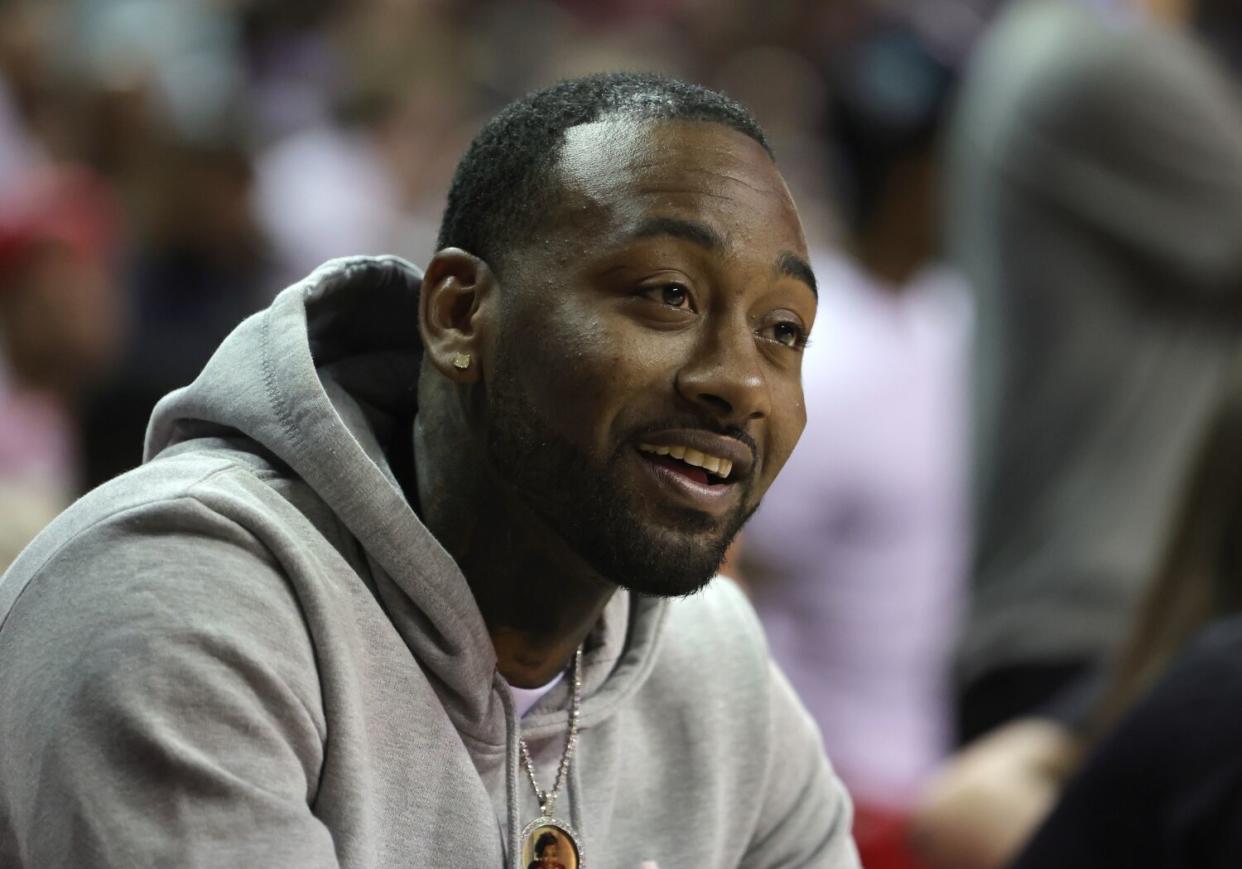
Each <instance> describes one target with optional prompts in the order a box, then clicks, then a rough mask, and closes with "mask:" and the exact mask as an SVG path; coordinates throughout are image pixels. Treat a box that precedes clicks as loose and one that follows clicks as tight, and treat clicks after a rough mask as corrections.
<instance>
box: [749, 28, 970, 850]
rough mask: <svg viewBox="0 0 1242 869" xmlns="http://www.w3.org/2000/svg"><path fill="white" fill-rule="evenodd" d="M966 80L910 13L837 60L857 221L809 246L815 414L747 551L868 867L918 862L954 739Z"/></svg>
mask: <svg viewBox="0 0 1242 869" xmlns="http://www.w3.org/2000/svg"><path fill="white" fill-rule="evenodd" d="M953 79H954V76H953V74H952V71H951V69H950V67H949V66H948V65H947V63H946V62H945V61H943V60H941V59H938V58H937V57H936V56H934V55H933V54H932V53H931V52H930V51H929V49H928V47H927V46H926V45H925V44H924V43H923V42H922V40H921V39H920V38H919V37H918V35H917V34H916V33H915V32H913V31H912V30H911V29H909V28H907V27H899V26H896V25H888V24H877V25H876V26H875V27H874V28H873V29H872V30H871V31H870V32H868V33H866V34H865V35H864V36H863V37H862V38H861V39H860V40H859V41H858V43H857V44H856V45H854V46H852V47H851V48H850V49H849V50H848V51H847V52H845V54H844V55H843V56H841V57H839V58H837V59H836V67H835V68H834V74H833V80H832V83H833V94H834V96H833V99H832V105H831V108H830V112H829V124H830V127H829V134H830V140H831V145H832V148H831V153H832V155H833V158H834V159H833V169H834V171H833V172H832V177H833V179H834V181H835V182H836V186H837V187H838V189H839V191H840V193H841V202H842V204H843V217H844V222H845V225H846V228H847V238H846V241H845V245H844V251H843V252H842V253H839V254H838V253H825V252H821V253H820V254H819V255H817V256H815V257H814V268H815V270H816V273H817V277H818V280H819V286H820V303H819V313H818V315H817V318H816V324H815V330H814V336H813V339H812V344H811V346H810V347H809V349H808V350H807V351H806V355H805V357H804V362H803V382H804V388H805V394H806V402H807V416H808V421H807V427H806V431H805V432H804V434H803V437H802V440H801V442H800V443H799V446H798V448H797V449H796V450H795V452H794V454H793V456H792V457H791V459H790V461H789V463H788V465H787V466H786V469H785V470H784V471H783V472H782V475H781V476H780V477H779V478H778V480H777V481H776V483H775V484H774V485H773V486H772V489H771V490H770V491H769V493H768V495H767V497H766V498H765V499H764V503H763V506H762V508H761V509H760V510H759V511H758V512H757V513H756V515H755V517H754V518H753V520H752V521H751V523H750V524H749V525H748V526H747V529H746V532H745V536H744V540H743V543H742V547H741V556H740V559H741V563H740V572H741V575H742V576H743V577H744V578H745V580H746V581H747V582H748V583H749V585H750V587H751V590H752V593H753V596H754V600H755V604H756V606H757V608H758V610H759V613H760V616H761V618H762V619H763V622H764V625H765V628H766V630H767V632H768V636H769V640H770V643H771V646H772V651H773V654H774V655H775V657H776V658H777V660H778V661H779V662H780V664H781V665H782V667H783V668H784V669H785V671H786V672H787V673H788V674H789V677H790V680H791V681H792V683H793V685H794V687H795V688H796V689H797V691H798V693H799V694H800V696H801V697H802V699H803V701H804V702H805V703H806V704H807V706H808V708H809V709H810V711H811V713H812V715H814V716H815V718H816V720H817V721H818V723H819V726H820V729H821V731H822V733H823V736H824V741H825V744H826V746H827V748H828V751H829V753H830V756H831V757H832V759H833V764H834V765H835V767H836V769H837V771H838V773H839V774H840V775H841V777H842V779H843V780H844V781H845V783H846V785H847V787H848V788H849V789H850V792H851V794H852V796H853V797H854V800H855V806H856V823H855V837H856V840H857V842H858V846H859V850H860V853H861V854H862V857H863V861H864V864H865V865H867V866H869V867H872V866H874V867H899V866H906V865H911V863H910V858H909V856H908V855H907V854H905V845H904V831H905V824H904V819H905V816H906V814H907V813H908V811H909V810H910V808H911V806H912V803H913V800H914V797H915V796H916V794H917V793H918V792H919V789H920V787H921V786H922V784H923V782H924V779H925V777H926V776H927V775H928V773H929V772H930V770H931V769H932V768H933V767H934V766H935V765H936V764H937V763H938V762H939V761H940V760H941V759H942V757H943V755H944V753H945V752H946V750H947V749H948V747H949V746H950V744H951V732H952V726H951V721H950V709H951V704H950V693H949V685H948V661H949V652H950V649H951V646H952V640H953V637H954V631H955V628H956V621H957V620H956V616H957V610H958V606H959V594H960V591H961V573H962V569H963V566H964V565H963V562H964V557H965V547H966V527H965V521H964V519H965V517H964V512H965V488H966V485H965V479H964V473H965V455H964V452H965V450H964V431H965V384H966V371H965V368H964V365H965V356H966V347H967V338H968V334H969V319H970V316H969V315H970V309H969V302H968V295H967V293H966V291H965V288H964V287H963V285H962V284H961V282H960V280H959V279H958V278H957V277H956V276H955V275H954V274H953V273H952V272H950V271H949V270H947V269H946V268H944V267H942V266H940V265H938V264H937V262H936V256H937V253H938V250H939V225H938V215H939V201H938V188H937V176H938V159H937V155H936V146H937V143H938V132H939V129H940V120H941V117H942V114H943V111H944V108H945V105H946V102H947V99H948V96H949V93H950V89H951V85H952V83H953Z"/></svg>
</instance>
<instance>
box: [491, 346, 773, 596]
mask: <svg viewBox="0 0 1242 869" xmlns="http://www.w3.org/2000/svg"><path fill="white" fill-rule="evenodd" d="M506 356H507V354H505V353H503V352H502V353H501V358H500V359H499V360H498V362H499V364H498V365H497V369H498V371H499V372H501V374H500V376H498V377H497V378H495V379H494V380H493V383H492V386H491V389H490V390H489V395H488V403H489V407H488V420H487V453H488V459H489V462H490V464H491V466H492V470H493V472H494V473H495V474H496V475H497V476H499V477H500V479H501V480H502V481H504V482H505V483H506V484H507V485H508V486H509V487H511V489H512V490H513V491H514V492H515V493H516V494H517V496H518V498H519V499H520V500H521V501H522V503H523V504H525V505H526V506H527V507H528V508H529V509H530V510H532V511H533V512H534V513H536V514H537V515H538V516H539V517H540V518H541V519H542V520H543V521H544V523H546V524H547V525H548V526H549V527H550V528H551V529H552V530H553V531H554V532H556V533H557V534H558V535H559V536H560V537H561V538H562V539H563V540H564V541H565V542H566V543H567V544H568V545H569V547H570V548H571V549H573V550H574V551H575V552H576V553H577V554H578V556H579V557H580V558H582V559H583V560H584V561H586V563H587V564H589V565H590V566H591V567H592V568H593V569H594V570H595V571H596V572H597V573H598V574H599V575H600V576H602V577H604V578H605V579H607V580H609V581H610V582H613V583H615V584H616V585H619V586H621V587H622V588H626V589H629V590H630V591H633V592H638V593H640V594H650V595H658V596H662V597H672V596H681V595H687V594H692V593H694V592H696V591H698V590H700V589H701V588H703V587H704V586H705V585H706V584H707V583H708V581H710V580H711V578H712V577H713V576H715V575H716V572H717V571H718V570H719V569H720V564H721V562H722V561H724V556H725V552H726V551H727V550H728V548H729V544H730V543H731V542H732V541H733V538H734V537H735V536H736V535H737V532H738V531H739V530H740V529H741V527H742V525H744V524H745V523H746V520H747V519H748V518H750V514H751V513H752V512H753V509H750V510H748V509H746V507H745V504H746V502H747V500H748V499H747V498H743V499H742V504H741V505H739V507H738V508H737V509H736V510H735V511H734V512H733V513H730V514H728V515H726V516H724V517H722V518H719V519H716V518H713V517H711V516H709V515H707V514H705V513H701V512H699V511H696V510H690V509H686V508H674V507H671V506H667V505H666V506H664V507H663V508H661V509H660V510H659V511H658V515H657V511H655V510H652V509H647V510H646V511H644V510H643V504H644V499H643V498H642V497H641V496H640V495H639V493H638V492H636V491H634V487H633V486H627V485H626V483H625V479H624V475H623V474H622V473H621V468H620V464H621V462H622V461H623V460H625V459H626V458H628V453H629V452H630V451H632V450H634V449H635V445H634V444H632V443H628V442H627V443H622V444H621V445H619V446H618V447H617V448H616V450H614V451H613V453H612V454H611V455H610V456H609V457H608V458H607V459H606V460H604V461H603V462H598V461H593V460H592V459H591V457H590V456H589V455H587V454H586V453H585V452H584V451H583V450H581V449H579V448H578V447H577V446H575V445H574V444H572V443H570V442H569V441H568V440H567V439H566V438H565V437H564V436H562V435H560V434H559V433H557V432H556V431H555V430H554V429H553V428H552V426H551V425H550V424H549V423H548V422H547V421H546V420H545V419H542V418H540V417H539V416H538V415H537V414H536V413H535V412H534V410H533V408H532V405H531V403H530V402H529V401H528V400H527V399H526V395H525V392H524V391H523V389H522V387H521V385H520V384H519V383H518V382H517V379H516V378H515V377H514V376H513V374H512V372H513V371H514V370H515V369H514V367H513V362H514V360H513V359H512V358H511V357H509V358H506ZM699 425H700V426H701V423H700V424H699ZM664 427H666V426H665V425H660V426H653V427H651V428H652V429H653V430H654V429H655V428H664Z"/></svg>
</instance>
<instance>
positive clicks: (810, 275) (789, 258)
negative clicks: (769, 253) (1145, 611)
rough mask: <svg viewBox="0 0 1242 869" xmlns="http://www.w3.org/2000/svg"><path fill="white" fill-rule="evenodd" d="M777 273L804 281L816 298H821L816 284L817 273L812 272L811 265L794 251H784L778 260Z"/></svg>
mask: <svg viewBox="0 0 1242 869" xmlns="http://www.w3.org/2000/svg"><path fill="white" fill-rule="evenodd" d="M776 271H777V272H778V273H779V274H782V275H786V276H787V277H791V278H794V279H795V280H799V281H802V283H804V284H806V285H807V286H808V287H810V288H811V292H812V293H814V294H815V298H816V299H818V298H819V286H818V285H817V284H816V283H815V272H813V271H811V265H810V263H808V262H807V261H806V260H804V259H803V258H802V257H800V256H798V255H797V254H796V253H794V252H793V251H788V250H787V251H783V252H782V253H781V255H780V256H779V257H777V258H776Z"/></svg>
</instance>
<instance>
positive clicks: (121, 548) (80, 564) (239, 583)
mask: <svg viewBox="0 0 1242 869" xmlns="http://www.w3.org/2000/svg"><path fill="white" fill-rule="evenodd" d="M265 488H266V487H265V486H264V485H263V483H262V482H260V481H259V480H258V478H257V477H255V476H254V475H253V474H252V473H249V472H247V471H246V470H245V469H244V468H241V467H239V466H238V465H236V464H235V463H232V462H229V461H225V460H218V459H215V458H189V457H186V458H177V459H170V460H167V461H165V460H159V461H156V462H152V463H150V464H148V465H144V466H142V467H141V468H138V469H136V470H135V471H132V472H130V473H128V474H125V475H123V476H122V477H119V478H117V479H116V480H114V481H112V482H110V483H108V484H105V485H104V486H102V487H100V488H99V489H96V490H95V491H93V492H91V493H90V494H88V495H87V496H85V497H84V498H82V499H81V500H79V501H78V502H77V503H76V504H74V505H73V506H72V507H70V508H69V509H68V510H67V511H65V513H63V514H61V516H59V517H58V518H57V519H56V520H54V521H53V522H52V524H51V525H49V526H48V527H47V528H46V529H45V530H44V531H43V532H42V533H41V534H40V535H39V536H38V537H37V538H36V539H35V541H34V542H33V543H32V544H31V545H30V546H29V547H28V548H27V549H26V551H25V552H23V553H22V555H21V556H20V557H19V558H18V559H17V561H15V562H14V564H13V565H12V566H11V567H10V569H9V570H8V571H7V572H6V573H5V574H4V576H3V578H0V655H5V656H7V655H8V654H9V653H14V654H17V652H16V651H15V650H19V649H24V650H26V651H25V652H22V654H23V655H25V656H26V657H25V660H26V663H27V664H28V665H29V666H31V667H34V668H36V669H38V668H40V667H51V666H58V663H57V662H59V664H65V665H66V667H68V666H70V665H71V664H72V662H71V661H70V660H69V657H68V656H70V652H72V653H73V655H74V656H76V657H77V659H78V660H81V659H82V658H83V656H88V655H90V654H92V649H93V650H94V653H95V654H98V655H105V654H117V655H120V654H122V653H124V654H130V653H133V654H141V652H140V649H141V648H144V647H146V646H147V645H149V644H151V643H178V642H185V643H188V642H189V638H191V637H197V638H199V639H200V640H202V647H203V648H208V647H210V646H211V645H212V644H213V642H214V640H213V638H216V637H230V638H231V639H229V642H230V643H233V642H237V643H241V642H248V643H253V644H256V645H260V646H261V645H263V644H264V643H267V644H268V645H280V646H286V647H288V651H290V652H292V651H300V652H301V653H303V654H301V655H298V656H297V657H299V658H305V659H306V660H308V661H309V660H311V656H310V654H309V648H310V647H309V640H308V639H307V637H306V629H305V624H304V622H303V620H302V618H301V615H300V609H299V605H298V602H297V599H296V594H295V593H294V590H293V589H292V587H291V585H290V583H289V581H288V576H287V573H288V571H287V570H286V568H285V566H284V565H283V564H282V563H281V559H280V557H279V555H278V553H276V552H275V551H274V550H273V546H272V543H271V540H270V539H268V540H265V539H264V533H263V531H262V525H263V522H264V521H266V522H268V523H269V524H273V525H274V524H280V523H281V522H286V523H287V521H288V520H287V515H286V516H282V515H281V514H282V513H283V514H290V513H293V512H294V511H293V510H292V508H290V507H288V505H287V504H284V502H283V500H282V499H281V498H280V497H279V496H277V495H275V494H274V493H273V492H272V491H271V490H270V489H267V491H266V492H265V491H264V489H265ZM282 504H283V506H282ZM256 517H258V518H256ZM263 517H265V518H263ZM274 517H280V518H274ZM178 638H179V639H178ZM240 638H245V640H244V641H243V640H242V639H240ZM58 650H59V651H58ZM269 651H271V649H261V650H260V649H256V654H260V655H262V654H266V653H267V652H269ZM61 653H64V654H61ZM75 666H76V665H75Z"/></svg>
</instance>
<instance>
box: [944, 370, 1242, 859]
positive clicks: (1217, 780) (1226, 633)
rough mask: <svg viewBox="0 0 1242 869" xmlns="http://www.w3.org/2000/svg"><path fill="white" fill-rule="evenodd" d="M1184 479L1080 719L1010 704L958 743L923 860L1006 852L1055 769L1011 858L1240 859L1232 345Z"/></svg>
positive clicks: (1239, 418)
mask: <svg viewBox="0 0 1242 869" xmlns="http://www.w3.org/2000/svg"><path fill="white" fill-rule="evenodd" d="M1182 488H1183V491H1182V496H1181V498H1180V500H1179V503H1178V509H1177V511H1176V514H1175V519H1174V521H1173V524H1172V527H1171V529H1170V533H1169V534H1167V535H1162V557H1161V560H1160V566H1159V568H1158V570H1157V571H1156V573H1155V575H1154V576H1153V577H1152V580H1151V583H1150V587H1149V590H1148V592H1147V593H1146V596H1145V598H1144V601H1143V604H1142V606H1141V608H1140V609H1139V611H1138V617H1137V619H1136V620H1135V621H1134V623H1133V624H1132V625H1131V626H1130V629H1129V632H1128V636H1127V638H1126V641H1125V643H1124V644H1123V646H1122V649H1121V653H1120V654H1119V655H1118V657H1117V660H1116V661H1115V662H1114V664H1113V665H1112V666H1111V667H1110V668H1109V672H1108V678H1107V681H1106V686H1105V690H1104V691H1102V692H1100V695H1099V699H1098V700H1096V701H1095V702H1094V704H1093V706H1094V708H1093V709H1092V711H1091V713H1090V714H1089V715H1088V716H1087V717H1086V720H1085V722H1083V725H1084V726H1079V727H1073V726H1070V725H1069V724H1068V723H1064V722H1056V721H1052V720H1038V719H1024V720H1022V721H1020V722H1016V723H1014V724H1011V725H1008V726H1007V727H1004V728H1001V729H1000V730H999V731H997V732H996V733H995V734H994V735H991V736H988V737H985V738H984V739H981V740H980V741H979V742H978V743H977V744H976V745H975V746H973V747H971V748H970V749H968V750H967V751H966V752H965V754H964V756H963V757H962V758H961V759H960V760H958V761H957V762H956V763H955V764H954V765H953V766H952V767H950V769H949V770H948V771H947V772H946V774H945V775H944V776H943V777H942V779H941V781H940V782H939V783H938V785H937V787H936V789H935V790H934V791H933V794H932V797H931V799H930V800H929V802H928V804H927V806H926V807H925V810H924V813H923V824H922V825H921V827H920V837H921V840H922V842H923V846H924V847H925V848H926V849H927V851H928V856H929V857H930V858H932V859H933V861H934V865H936V866H944V867H953V869H976V867H999V866H1002V865H1007V863H1008V858H1009V857H1010V856H1011V855H1012V853H1013V851H1014V850H1015V849H1016V848H1017V847H1019V846H1020V845H1021V844H1022V842H1023V841H1025V839H1026V838H1027V836H1029V835H1030V834H1031V832H1032V831H1033V830H1034V829H1035V828H1036V827H1037V826H1038V825H1039V823H1040V821H1041V820H1042V819H1043V817H1044V815H1045V813H1046V812H1047V811H1048V808H1049V806H1051V805H1052V804H1053V803H1054V802H1056V801H1057V800H1058V796H1059V794H1060V791H1061V789H1062V787H1063V786H1065V784H1066V781H1067V779H1069V785H1068V788H1067V790H1066V792H1065V794H1064V797H1063V798H1062V799H1061V800H1060V801H1059V802H1058V803H1057V805H1056V808H1055V811H1054V812H1053V815H1052V816H1051V818H1049V820H1048V822H1047V824H1046V825H1045V826H1044V828H1043V829H1042V830H1041V831H1040V832H1039V834H1038V835H1037V836H1036V838H1035V840H1034V841H1033V842H1032V843H1031V845H1030V847H1029V848H1028V849H1027V850H1026V852H1025V855H1024V856H1023V857H1022V858H1021V859H1020V860H1019V861H1018V866H1021V867H1025V869H1044V867H1049V869H1074V867H1095V866H1113V865H1116V866H1126V867H1145V866H1159V867H1168V869H1173V867H1183V866H1195V867H1200V866H1203V867H1212V866H1220V867H1226V866H1229V867H1232V866H1237V865H1242V849H1240V847H1239V846H1240V845H1242V840H1240V839H1239V838H1238V836H1237V833H1238V831H1239V830H1242V805H1240V804H1238V802H1237V798H1238V794H1239V793H1242V765H1240V764H1239V763H1238V762H1237V758H1238V757H1239V751H1238V749H1239V742H1238V739H1239V737H1238V734H1239V733H1242V670H1240V669H1239V667H1238V660H1239V658H1238V654H1239V650H1240V648H1242V647H1240V644H1242V621H1239V617H1238V616H1239V613H1242V573H1239V571H1238V567H1239V565H1242V355H1240V356H1238V357H1237V359H1236V361H1235V363H1234V368H1233V370H1232V373H1231V376H1230V378H1229V381H1228V382H1227V385H1226V389H1225V393H1224V395H1223V398H1222V400H1221V402H1220V405H1219V407H1218V408H1217V410H1216V412H1215V414H1214V415H1213V418H1212V420H1211V422H1210V423H1209V425H1208V427H1207V430H1206V432H1205V437H1204V439H1203V441H1202V443H1201V444H1200V446H1199V448H1198V450H1197V451H1196V454H1195V459H1194V463H1193V467H1192V469H1191V473H1190V475H1189V476H1188V478H1187V480H1186V481H1185V485H1184V486H1183V487H1182ZM1087 751H1089V754H1088V756H1087V758H1086V760H1085V762H1084V761H1082V756H1083V754H1084V752H1087ZM1080 764H1081V765H1082V769H1081V771H1080V772H1077V773H1076V771H1077V770H1078V768H1079V766H1080Z"/></svg>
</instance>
